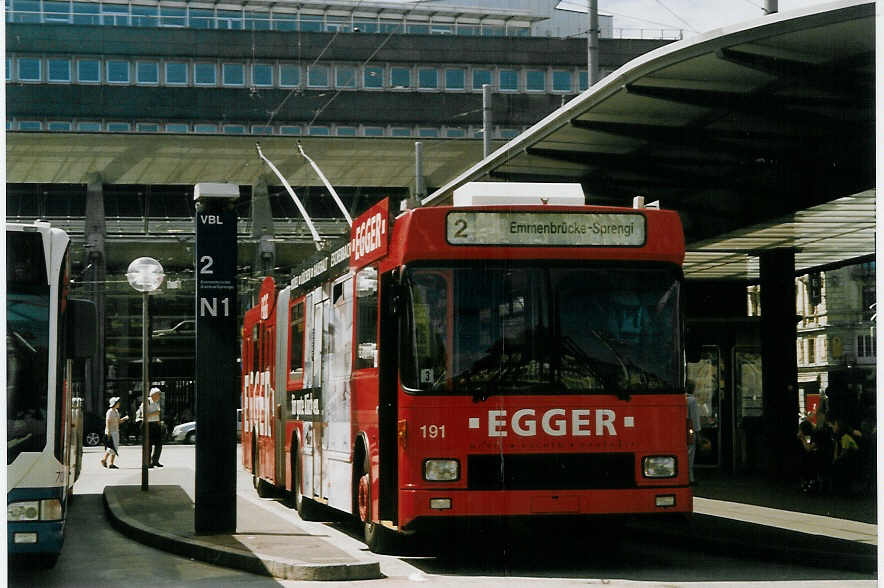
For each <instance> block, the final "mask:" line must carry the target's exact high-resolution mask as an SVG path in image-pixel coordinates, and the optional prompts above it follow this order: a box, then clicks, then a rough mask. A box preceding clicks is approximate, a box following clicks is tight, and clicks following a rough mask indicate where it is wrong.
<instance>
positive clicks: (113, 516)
mask: <svg viewBox="0 0 884 588" xmlns="http://www.w3.org/2000/svg"><path fill="white" fill-rule="evenodd" d="M102 496H103V497H104V500H103V502H104V508H105V512H106V513H107V516H108V519H109V520H110V522H111V525H112V526H113V527H114V528H115V529H117V530H118V531H120V532H121V533H123V534H124V535H126V536H128V537H130V538H132V539H134V540H136V541H138V542H139V543H143V544H145V545H149V546H151V547H155V548H157V549H161V550H163V551H168V552H171V553H174V554H175V555H181V556H184V557H190V558H193V559H195V560H199V561H203V562H206V563H209V564H212V565H217V566H222V567H228V568H234V569H239V570H243V571H246V572H250V573H253V574H259V575H262V576H272V577H274V578H281V579H285V580H330V581H340V580H375V579H378V578H382V577H383V575H382V574H381V569H380V562H377V561H373V562H353V563H347V564H305V563H300V562H295V561H292V560H286V559H281V558H276V557H272V556H268V555H264V554H261V553H254V552H250V551H244V550H239V549H231V548H229V547H224V546H220V545H214V544H210V543H207V542H204V541H200V540H199V539H196V538H191V537H182V536H180V535H175V534H173V533H167V532H165V531H161V530H159V529H156V528H153V527H149V526H147V525H145V524H143V523H141V522H140V521H137V520H135V519H133V518H132V517H129V516H126V515H125V514H123V508H122V507H121V505H120V504H119V502H118V501H117V500H116V498H115V497H113V496H110V495H109V494H108V492H106V491H105V492H103V493H102Z"/></svg>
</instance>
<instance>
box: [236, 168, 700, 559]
mask: <svg viewBox="0 0 884 588" xmlns="http://www.w3.org/2000/svg"><path fill="white" fill-rule="evenodd" d="M502 185H503V186H505V185H504V184H497V185H496V187H497V189H500V186H502ZM540 186H541V187H538V188H537V190H540V189H541V188H542V187H544V186H545V188H543V189H549V185H540ZM480 188H481V186H480ZM578 190H579V186H578ZM544 194H545V193H542V192H538V196H542V198H540V197H535V198H533V200H532V202H536V204H517V205H508V206H502V205H501V201H500V199H499V198H498V199H496V200H493V202H494V203H493V204H485V205H483V204H484V203H483V202H482V201H481V198H479V197H475V198H474V197H471V196H470V195H469V194H467V195H466V196H464V195H462V194H461V195H460V197H459V195H458V194H455V200H454V202H455V204H454V206H444V207H428V208H417V209H413V210H407V211H405V212H402V213H401V214H400V215H399V216H398V217H396V218H395V220H393V219H391V218H390V216H389V214H388V210H387V201H383V202H381V203H379V204H378V205H376V206H374V207H373V208H371V209H369V210H368V211H367V212H366V213H365V214H363V215H361V216H360V217H359V218H358V219H357V220H356V221H354V223H353V227H352V232H351V239H350V241H349V243H348V242H343V243H340V244H338V245H337V246H335V247H332V248H331V249H329V250H328V251H326V252H325V253H323V254H321V255H318V256H317V257H316V258H314V259H312V260H311V261H310V263H308V264H307V265H306V266H305V267H304V268H303V270H302V271H300V272H299V273H298V274H297V275H295V276H294V277H293V278H292V279H291V282H290V283H289V284H283V285H281V286H282V287H278V286H277V285H276V284H275V283H274V281H273V280H272V279H271V278H266V279H265V280H264V283H263V284H262V286H261V290H260V295H259V300H258V304H257V305H256V306H255V307H254V308H252V309H250V310H249V311H248V312H247V313H246V315H245V323H244V326H243V350H242V352H243V355H242V358H243V382H244V384H243V402H242V406H243V409H244V411H243V412H244V426H243V448H244V450H243V461H244V465H245V467H246V468H247V469H249V470H250V471H251V472H252V474H253V478H254V480H255V484H256V487H257V489H258V492H259V494H262V495H265V494H268V493H269V492H270V491H271V490H272V489H273V487H276V488H278V489H280V490H285V491H287V492H288V495H289V496H290V497H291V499H292V501H293V503H294V504H295V505H296V507H297V508H298V511H299V512H300V513H301V514H302V516H304V517H305V518H309V517H312V516H316V515H317V514H318V513H317V512H316V507H317V504H324V505H326V506H328V507H333V508H335V509H339V510H342V511H345V512H349V513H352V514H353V515H354V516H356V517H358V518H359V519H361V521H362V522H363V523H364V526H365V538H366V542H367V543H368V545H369V547H370V548H371V549H372V550H376V551H382V550H384V549H387V548H389V542H390V540H391V539H393V538H395V536H396V535H397V534H400V535H401V534H407V533H409V532H411V531H414V530H417V529H421V528H423V527H425V526H432V525H433V524H438V523H442V522H445V521H447V520H450V519H455V518H457V519H471V518H479V517H511V516H540V515H542V516H549V515H568V516H574V515H597V514H618V513H621V514H636V513H661V512H682V513H684V512H690V511H691V508H692V495H691V490H690V485H689V481H688V471H687V465H688V462H687V441H686V439H687V428H686V407H685V395H684V369H683V351H682V329H681V324H682V321H681V308H680V305H681V289H680V288H681V283H682V270H681V264H682V261H683V258H684V236H683V232H682V228H681V223H680V220H679V218H678V215H677V214H676V213H675V212H672V211H665V210H656V209H648V208H613V207H595V206H585V205H583V195H582V191H581V192H580V193H579V197H578V198H577V199H576V202H573V200H571V199H568V198H564V199H559V198H556V197H554V196H553V197H548V195H547V196H544ZM561 200H564V202H561Z"/></svg>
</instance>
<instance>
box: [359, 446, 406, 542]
mask: <svg viewBox="0 0 884 588" xmlns="http://www.w3.org/2000/svg"><path fill="white" fill-rule="evenodd" d="M370 469H371V468H370V467H369V458H368V455H367V454H366V456H365V461H364V462H363V466H362V471H361V472H360V473H361V475H360V476H359V482H358V489H359V490H358V506H359V510H358V515H359V518H360V519H361V520H362V532H363V538H364V539H365V544H366V545H367V546H368V549H369V550H370V551H371V552H372V553H381V554H388V553H394V552H395V551H396V550H397V545H398V542H399V535H398V534H397V533H396V532H395V531H392V530H391V529H388V528H386V527H384V526H383V525H381V524H379V523H375V522H373V520H372V513H371V505H372V503H371V474H370V473H369V472H370Z"/></svg>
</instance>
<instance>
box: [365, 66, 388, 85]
mask: <svg viewBox="0 0 884 588" xmlns="http://www.w3.org/2000/svg"><path fill="white" fill-rule="evenodd" d="M362 86H363V87H364V88H383V87H384V68H382V67H376V66H368V67H366V68H365V69H364V70H363V71H362Z"/></svg>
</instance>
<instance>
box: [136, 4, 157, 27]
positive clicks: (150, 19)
mask: <svg viewBox="0 0 884 588" xmlns="http://www.w3.org/2000/svg"><path fill="white" fill-rule="evenodd" d="M158 16H159V8H158V7H157V6H138V5H137V4H133V5H132V26H135V27H155V26H158V25H159V24H160V19H159V18H158Z"/></svg>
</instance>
